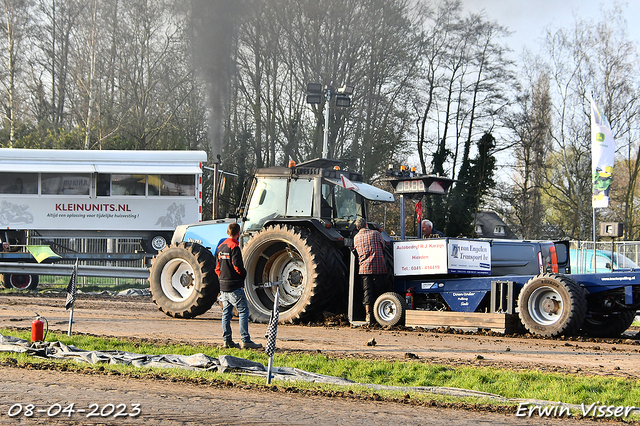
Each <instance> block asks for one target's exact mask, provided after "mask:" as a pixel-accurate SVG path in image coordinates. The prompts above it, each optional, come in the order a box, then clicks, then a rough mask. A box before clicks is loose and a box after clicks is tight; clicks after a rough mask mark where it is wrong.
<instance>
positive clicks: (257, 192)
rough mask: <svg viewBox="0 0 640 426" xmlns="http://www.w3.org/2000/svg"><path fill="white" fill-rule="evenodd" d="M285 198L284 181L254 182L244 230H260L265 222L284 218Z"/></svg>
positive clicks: (267, 180)
mask: <svg viewBox="0 0 640 426" xmlns="http://www.w3.org/2000/svg"><path fill="white" fill-rule="evenodd" d="M286 197H287V180H286V179H276V178H266V179H259V180H258V181H257V182H256V185H255V188H254V190H253V195H252V196H251V201H250V203H249V208H248V210H247V213H246V214H247V220H246V222H245V230H247V231H257V230H260V229H261V228H262V224H263V223H264V222H265V221H266V220H268V219H273V218H276V217H282V216H284V214H285V207H286Z"/></svg>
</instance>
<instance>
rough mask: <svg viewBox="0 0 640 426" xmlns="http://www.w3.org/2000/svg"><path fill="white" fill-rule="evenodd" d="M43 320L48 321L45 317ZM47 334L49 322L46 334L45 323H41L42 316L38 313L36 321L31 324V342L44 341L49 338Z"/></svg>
mask: <svg viewBox="0 0 640 426" xmlns="http://www.w3.org/2000/svg"><path fill="white" fill-rule="evenodd" d="M42 319H43V320H45V321H47V319H46V318H44V317H43V318H42ZM47 332H49V321H47V330H46V332H45V330H44V322H42V321H40V315H38V314H37V313H36V319H34V320H33V322H32V323H31V342H32V343H33V342H39V341H43V340H44V339H45V338H46V336H47V334H46V333H47Z"/></svg>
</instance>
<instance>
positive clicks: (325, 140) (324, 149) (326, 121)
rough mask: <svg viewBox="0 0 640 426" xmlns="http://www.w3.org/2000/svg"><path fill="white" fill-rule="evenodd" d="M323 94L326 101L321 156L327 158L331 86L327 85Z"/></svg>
mask: <svg viewBox="0 0 640 426" xmlns="http://www.w3.org/2000/svg"><path fill="white" fill-rule="evenodd" d="M325 96H326V98H327V101H326V102H325V104H324V138H323V141H322V158H329V108H330V105H331V86H327V91H326V93H325Z"/></svg>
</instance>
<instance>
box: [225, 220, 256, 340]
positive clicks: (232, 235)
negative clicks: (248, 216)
mask: <svg viewBox="0 0 640 426" xmlns="http://www.w3.org/2000/svg"><path fill="white" fill-rule="evenodd" d="M227 235H228V236H229V238H227V239H226V240H224V241H223V242H222V243H220V244H219V245H218V248H217V249H216V274H217V275H218V278H219V281H220V296H221V299H222V339H223V345H222V346H223V347H224V348H237V347H238V346H239V347H240V348H242V349H260V348H261V347H262V344H260V343H254V342H252V341H251V336H250V335H249V307H248V306H247V296H246V295H245V293H244V279H245V277H246V276H247V271H246V270H245V269H244V262H243V260H242V251H241V250H240V244H239V242H238V238H239V237H240V225H238V224H237V223H231V224H229V228H228V229H227ZM234 307H235V308H236V310H237V311H238V317H239V323H240V337H241V338H242V341H241V342H240V345H238V344H237V343H235V342H234V341H233V339H232V334H231V317H232V316H233V308H234Z"/></svg>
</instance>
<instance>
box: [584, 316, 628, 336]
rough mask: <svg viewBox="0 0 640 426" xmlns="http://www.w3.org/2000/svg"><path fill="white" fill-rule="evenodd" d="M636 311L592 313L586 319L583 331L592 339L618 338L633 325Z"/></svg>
mask: <svg viewBox="0 0 640 426" xmlns="http://www.w3.org/2000/svg"><path fill="white" fill-rule="evenodd" d="M635 317H636V313H635V311H622V312H613V313H608V314H603V313H592V314H591V316H590V317H587V318H585V320H584V324H582V331H583V332H584V333H585V334H586V335H587V336H591V337H618V336H620V335H621V334H622V333H624V332H625V331H626V330H627V329H628V328H629V327H630V326H631V323H633V320H634V319H635Z"/></svg>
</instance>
